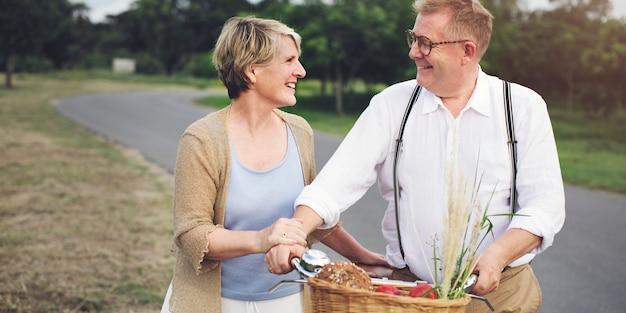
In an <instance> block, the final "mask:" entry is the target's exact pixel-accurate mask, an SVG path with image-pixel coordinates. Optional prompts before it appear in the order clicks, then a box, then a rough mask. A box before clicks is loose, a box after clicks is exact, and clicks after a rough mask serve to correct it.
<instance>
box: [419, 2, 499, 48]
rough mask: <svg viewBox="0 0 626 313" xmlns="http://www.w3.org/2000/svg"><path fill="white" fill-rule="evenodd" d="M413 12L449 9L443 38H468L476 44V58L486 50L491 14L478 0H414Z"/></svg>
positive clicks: (491, 19)
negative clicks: (449, 20) (447, 22)
mask: <svg viewBox="0 0 626 313" xmlns="http://www.w3.org/2000/svg"><path fill="white" fill-rule="evenodd" d="M413 9H414V10H415V13H417V14H420V13H423V14H431V13H435V12H440V11H442V10H449V12H450V13H451V14H452V23H450V24H449V25H448V26H447V28H446V30H445V34H446V36H447V37H448V38H446V39H445V40H463V39H468V40H471V41H473V42H474V43H475V44H476V47H477V48H476V49H477V54H478V58H479V59H480V58H482V56H483V55H484V54H485V52H486V51H487V47H489V41H491V32H492V28H493V15H491V12H489V10H487V9H486V8H485V7H484V6H483V5H482V3H481V2H480V0H416V1H415V2H413Z"/></svg>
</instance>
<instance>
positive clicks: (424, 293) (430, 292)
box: [409, 284, 437, 299]
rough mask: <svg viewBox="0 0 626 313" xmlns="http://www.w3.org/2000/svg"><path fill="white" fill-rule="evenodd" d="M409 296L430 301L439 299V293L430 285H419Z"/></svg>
mask: <svg viewBox="0 0 626 313" xmlns="http://www.w3.org/2000/svg"><path fill="white" fill-rule="evenodd" d="M409 296H411V297H413V298H417V297H424V298H429V299H437V292H436V291H435V290H434V288H433V287H431V286H430V285H429V284H417V286H415V287H413V288H412V289H411V291H410V292H409Z"/></svg>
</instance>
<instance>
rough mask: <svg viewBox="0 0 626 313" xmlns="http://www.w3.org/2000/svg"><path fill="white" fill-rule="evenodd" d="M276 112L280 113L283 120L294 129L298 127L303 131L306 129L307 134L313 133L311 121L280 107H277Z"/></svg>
mask: <svg viewBox="0 0 626 313" xmlns="http://www.w3.org/2000/svg"><path fill="white" fill-rule="evenodd" d="M275 112H276V114H278V116H280V117H281V118H282V119H283V120H285V122H287V124H289V126H290V127H291V128H292V130H293V129H294V128H296V129H300V130H301V131H304V132H305V133H307V134H310V135H313V128H311V125H309V122H307V121H306V120H305V119H304V118H303V117H302V116H300V115H296V114H293V113H288V112H285V111H283V110H279V109H276V110H275Z"/></svg>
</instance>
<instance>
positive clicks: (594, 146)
mask: <svg viewBox="0 0 626 313" xmlns="http://www.w3.org/2000/svg"><path fill="white" fill-rule="evenodd" d="M550 113H551V117H552V121H553V126H554V133H555V137H556V141H557V147H558V149H559V158H560V161H561V171H562V175H563V180H564V181H565V182H566V183H568V184H571V185H577V186H582V187H586V188H590V189H599V190H605V191H610V192H614V193H619V194H626V116H624V115H619V114H617V115H612V116H608V117H593V116H585V115H583V114H581V113H580V112H567V111H564V110H551V112H550Z"/></svg>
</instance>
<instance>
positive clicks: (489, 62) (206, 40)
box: [0, 0, 626, 115]
mask: <svg viewBox="0 0 626 313" xmlns="http://www.w3.org/2000/svg"><path fill="white" fill-rule="evenodd" d="M483 2H484V4H485V5H486V6H487V7H488V8H489V9H490V10H491V12H493V14H494V15H495V17H496V19H495V25H494V33H493V38H492V42H491V45H490V47H489V50H488V51H487V54H486V55H485V57H484V58H483V61H482V67H483V69H484V70H485V71H486V72H487V73H491V74H494V75H497V76H500V77H502V78H503V79H508V80H512V81H515V82H519V83H521V84H524V85H527V86H530V87H532V88H533V89H535V90H537V91H538V92H539V93H540V94H542V95H544V97H546V98H549V99H551V100H552V101H550V105H551V106H559V107H563V108H567V109H569V110H582V111H585V112H594V114H603V115H609V114H613V113H623V110H624V101H625V100H624V99H625V97H626V94H625V93H624V89H625V88H624V87H626V75H623V73H625V72H626V27H625V23H626V21H625V19H624V17H625V16H626V2H624V1H615V0H484V1H483ZM411 3H412V0H358V1H357V0H336V1H332V0H298V1H288V0H261V1H260V0H256V1H252V0H249V1H247V0H111V1H108V0H83V1H80V0H47V1H38V0H2V1H1V2H0V33H1V34H2V36H1V37H0V61H1V63H0V64H2V68H3V69H4V71H5V75H6V79H5V86H10V85H11V74H12V73H20V72H31V73H32V72H46V71H59V70H97V69H107V70H110V69H111V68H112V66H113V64H114V63H115V62H114V60H116V61H117V62H118V66H120V68H121V69H124V68H126V69H129V68H128V66H131V68H130V69H131V70H132V71H133V72H134V73H138V74H147V75H166V76H177V75H178V76H192V77H198V78H206V79H211V78H215V77H216V73H215V71H214V70H213V67H212V65H211V63H210V55H211V51H212V48H213V45H214V43H215V40H216V38H217V36H218V35H219V32H220V29H221V25H222V24H223V23H224V21H225V20H226V19H228V18H229V17H231V16H233V15H256V16H259V17H269V18H275V19H278V20H281V21H283V22H285V23H286V24H288V25H290V26H292V27H294V28H295V29H296V30H297V31H298V32H299V33H300V34H301V35H302V37H303V39H304V40H303V55H302V62H303V64H304V65H305V66H306V68H307V74H308V75H307V78H308V79H316V80H319V81H320V82H321V87H320V92H322V93H326V92H330V93H335V94H336V95H337V97H336V98H335V102H336V103H335V105H336V110H337V113H338V114H342V113H343V110H344V107H343V105H344V104H343V101H346V100H344V98H345V95H349V94H350V93H351V90H353V89H352V87H353V86H354V82H357V81H360V82H364V83H365V84H366V85H367V86H375V85H376V84H384V85H389V84H391V83H394V82H397V81H401V80H406V79H409V78H411V77H413V76H414V75H415V68H414V66H413V65H412V63H411V61H410V60H409V59H408V57H407V51H408V49H407V47H406V44H405V39H404V33H403V30H405V29H407V28H411V27H412V25H413V20H414V14H413V12H412V10H411V9H410V8H411ZM124 62H131V63H130V64H128V63H124ZM342 95H343V96H342ZM347 101H348V102H349V96H348V100H347ZM356 110H357V111H358V110H359V108H356Z"/></svg>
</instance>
